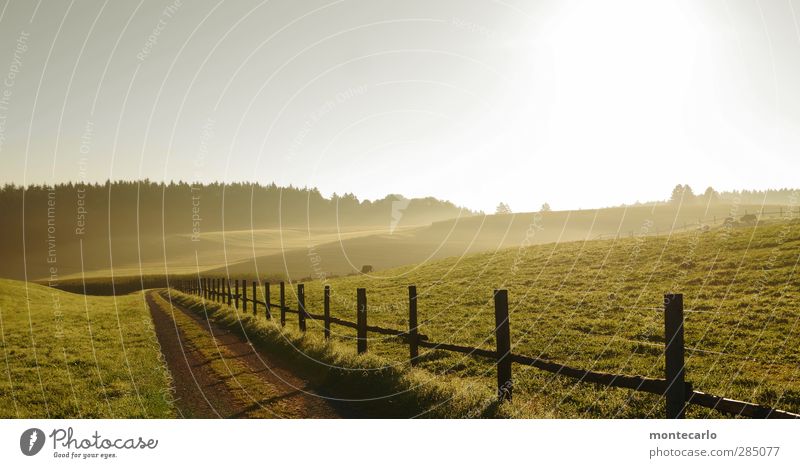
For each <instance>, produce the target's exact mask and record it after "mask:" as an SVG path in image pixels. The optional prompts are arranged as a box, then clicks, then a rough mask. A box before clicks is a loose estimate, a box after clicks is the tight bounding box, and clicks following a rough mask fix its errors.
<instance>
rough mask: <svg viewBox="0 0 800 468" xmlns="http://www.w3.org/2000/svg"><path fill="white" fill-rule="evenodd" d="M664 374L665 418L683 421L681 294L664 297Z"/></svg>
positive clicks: (684, 386) (684, 407)
mask: <svg viewBox="0 0 800 468" xmlns="http://www.w3.org/2000/svg"><path fill="white" fill-rule="evenodd" d="M664 343H666V347H665V349H664V357H665V363H664V364H665V365H664V373H665V377H666V379H667V388H666V391H665V392H664V397H665V399H666V410H667V412H666V416H667V418H668V419H683V418H684V416H685V415H686V368H685V367H684V361H683V353H684V349H683V346H684V343H683V294H665V295H664Z"/></svg>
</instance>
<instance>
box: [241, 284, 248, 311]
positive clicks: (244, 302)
mask: <svg viewBox="0 0 800 468" xmlns="http://www.w3.org/2000/svg"><path fill="white" fill-rule="evenodd" d="M242 312H247V280H242Z"/></svg>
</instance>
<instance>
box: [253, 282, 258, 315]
mask: <svg viewBox="0 0 800 468" xmlns="http://www.w3.org/2000/svg"><path fill="white" fill-rule="evenodd" d="M256 284H257V283H256V282H255V281H253V315H258V309H256V306H257V305H258V295H257V294H256Z"/></svg>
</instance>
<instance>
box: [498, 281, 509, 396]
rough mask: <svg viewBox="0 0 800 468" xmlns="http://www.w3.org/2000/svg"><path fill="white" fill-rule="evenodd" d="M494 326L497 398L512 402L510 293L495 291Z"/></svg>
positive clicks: (502, 290)
mask: <svg viewBox="0 0 800 468" xmlns="http://www.w3.org/2000/svg"><path fill="white" fill-rule="evenodd" d="M494 325H495V339H496V341H497V397H498V398H499V399H500V400H511V394H512V390H513V381H512V380H511V326H510V324H509V323H508V291H507V290H505V289H495V290H494Z"/></svg>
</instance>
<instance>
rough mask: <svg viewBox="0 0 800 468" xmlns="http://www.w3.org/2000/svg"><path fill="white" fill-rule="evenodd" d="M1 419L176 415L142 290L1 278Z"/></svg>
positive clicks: (160, 416)
mask: <svg viewBox="0 0 800 468" xmlns="http://www.w3.org/2000/svg"><path fill="white" fill-rule="evenodd" d="M0 325H2V330H1V331H2V335H1V336H0V342H1V344H2V346H0V418H74V417H83V418H165V417H174V416H175V411H174V408H173V406H172V404H171V396H170V392H169V389H170V383H171V382H170V377H169V374H168V372H167V369H166V366H165V364H164V362H163V360H162V357H161V352H160V350H159V346H158V341H157V340H156V336H155V332H154V330H153V323H152V320H151V318H150V312H149V310H148V308H147V306H146V304H145V302H144V298H143V295H142V293H134V294H129V295H125V296H117V297H92V296H82V295H77V294H71V293H67V292H64V291H60V290H57V289H52V288H47V287H44V286H40V285H36V284H32V283H24V282H19V281H11V280H0Z"/></svg>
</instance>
